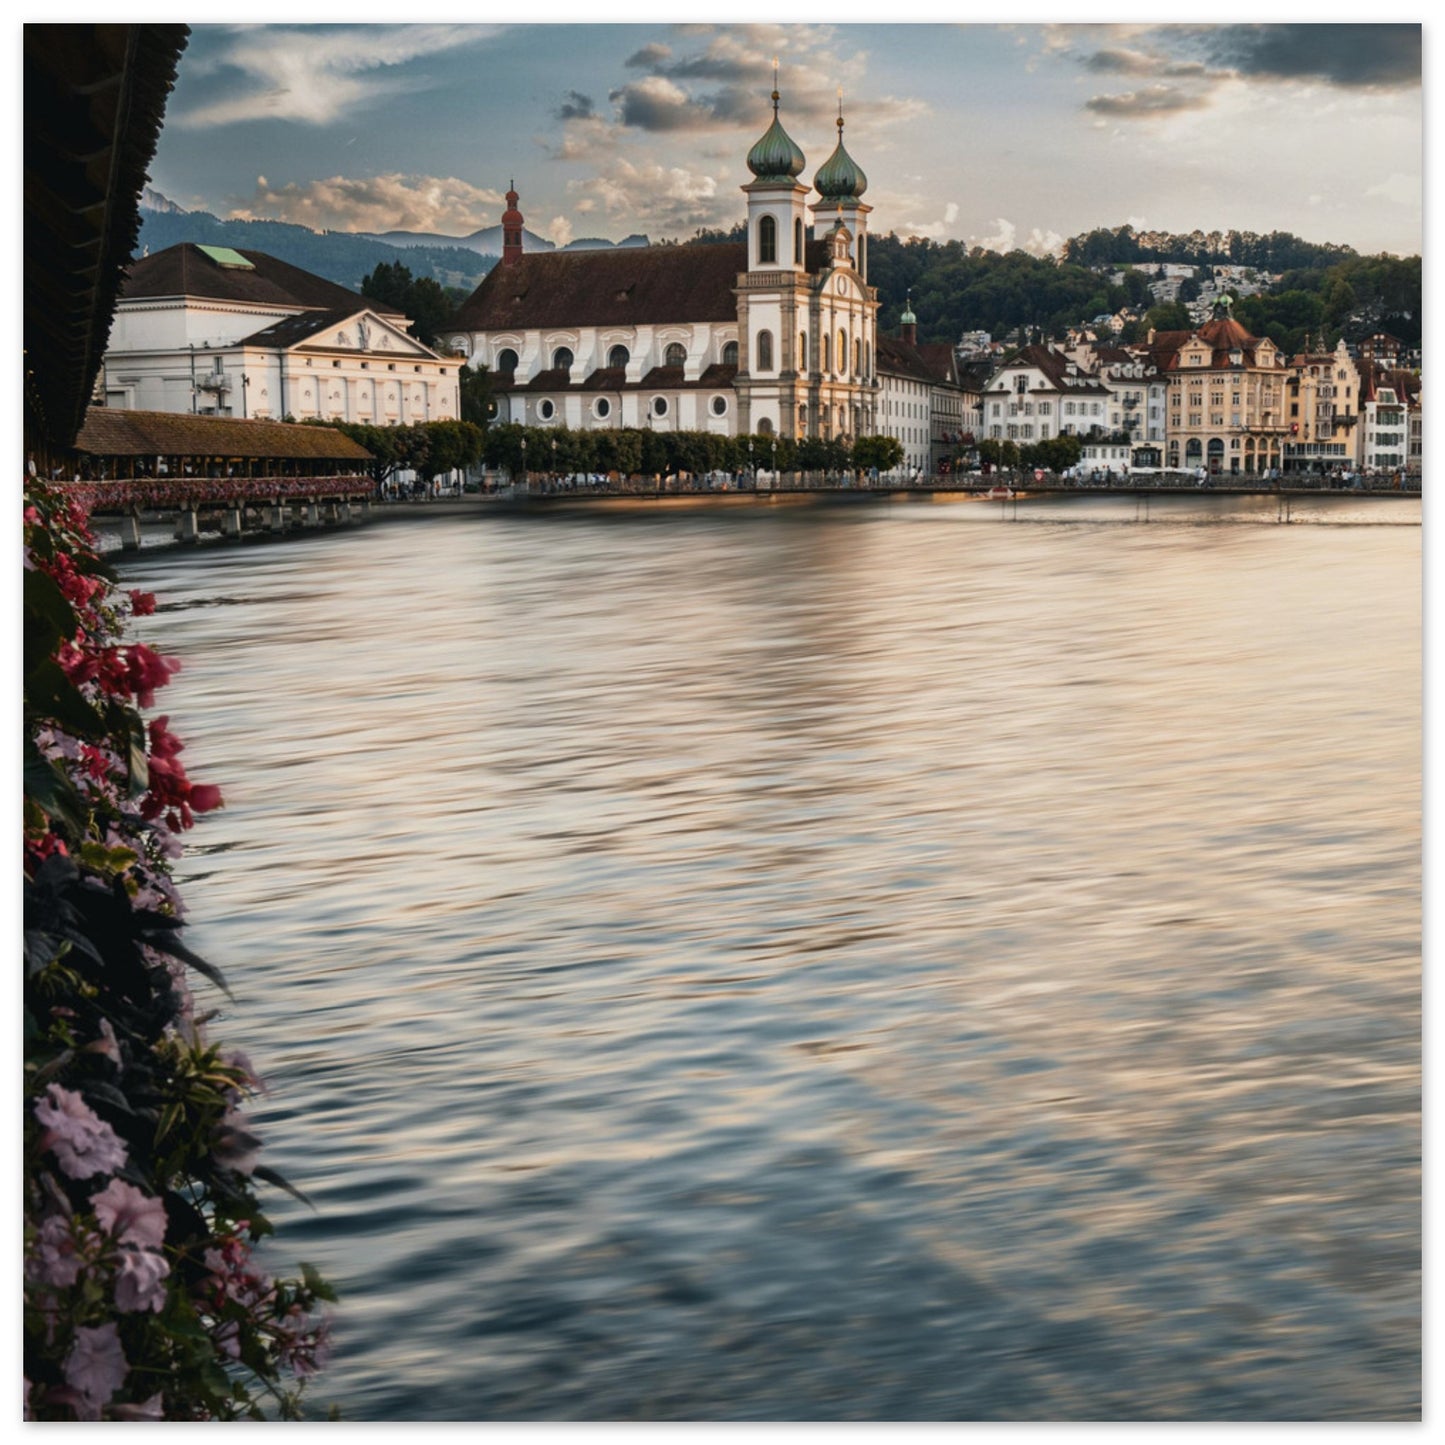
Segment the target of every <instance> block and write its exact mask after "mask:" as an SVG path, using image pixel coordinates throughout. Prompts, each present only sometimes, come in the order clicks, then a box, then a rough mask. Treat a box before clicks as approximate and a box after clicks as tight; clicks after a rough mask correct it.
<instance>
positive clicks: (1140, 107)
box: [1084, 85, 1209, 120]
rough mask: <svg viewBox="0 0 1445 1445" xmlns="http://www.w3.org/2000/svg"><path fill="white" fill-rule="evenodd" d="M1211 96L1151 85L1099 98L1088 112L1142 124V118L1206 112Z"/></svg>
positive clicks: (1092, 101) (1090, 103) (1087, 104)
mask: <svg viewBox="0 0 1445 1445" xmlns="http://www.w3.org/2000/svg"><path fill="white" fill-rule="evenodd" d="M1208 104H1209V96H1208V95H1207V94H1201V93H1200V92H1199V91H1192V90H1180V89H1177V88H1175V87H1173V86H1168V85H1151V86H1149V87H1147V88H1146V89H1144V90H1129V91H1125V92H1124V94H1123V95H1096V96H1093V97H1092V98H1091V99H1089V100H1087V101H1085V102H1084V109H1085V110H1091V111H1093V112H1094V113H1095V114H1096V115H1106V116H1113V117H1120V118H1123V119H1126V120H1138V119H1139V118H1140V117H1141V116H1160V115H1177V114H1178V113H1179V112H1180V111H1183V110H1203V109H1204V108H1205V107H1206V106H1208Z"/></svg>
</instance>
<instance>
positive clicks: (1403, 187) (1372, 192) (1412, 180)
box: [1365, 171, 1421, 207]
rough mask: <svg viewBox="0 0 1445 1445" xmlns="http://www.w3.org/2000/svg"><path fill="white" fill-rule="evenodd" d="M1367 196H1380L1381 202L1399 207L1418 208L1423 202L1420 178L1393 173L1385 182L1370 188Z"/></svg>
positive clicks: (1378, 182) (1366, 192)
mask: <svg viewBox="0 0 1445 1445" xmlns="http://www.w3.org/2000/svg"><path fill="white" fill-rule="evenodd" d="M1365 195H1367V196H1379V197H1380V199H1381V200H1385V201H1391V202H1393V203H1394V204H1395V205H1397V206H1416V207H1418V206H1419V205H1420V201H1421V194H1420V177H1419V176H1418V175H1414V176H1407V175H1403V174H1402V173H1401V172H1399V171H1392V172H1391V173H1390V174H1389V175H1388V176H1386V177H1385V179H1384V180H1382V181H1377V182H1376V183H1375V184H1374V185H1373V186H1370V187H1369V188H1368V189H1367V190H1366V191H1365Z"/></svg>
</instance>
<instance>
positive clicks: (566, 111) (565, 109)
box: [557, 90, 597, 120]
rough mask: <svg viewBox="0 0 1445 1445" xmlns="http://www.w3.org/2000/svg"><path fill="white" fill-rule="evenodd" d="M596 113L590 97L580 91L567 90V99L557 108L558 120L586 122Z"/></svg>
mask: <svg viewBox="0 0 1445 1445" xmlns="http://www.w3.org/2000/svg"><path fill="white" fill-rule="evenodd" d="M596 113H597V111H596V107H595V106H594V105H593V104H592V97H591V96H590V95H583V94H582V92H581V91H580V90H569V91H568V92H567V98H566V99H565V100H564V101H563V102H562V104H561V105H559V106H558V107H557V119H558V120H586V119H587V118H588V117H589V116H593V115H596Z"/></svg>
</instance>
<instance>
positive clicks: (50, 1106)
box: [35, 1084, 126, 1179]
mask: <svg viewBox="0 0 1445 1445" xmlns="http://www.w3.org/2000/svg"><path fill="white" fill-rule="evenodd" d="M45 1095H46V1096H45V1098H43V1099H41V1100H40V1101H39V1102H38V1103H37V1104H36V1105H35V1117H36V1118H37V1119H39V1120H40V1122H41V1123H42V1124H43V1125H44V1126H45V1134H44V1136H43V1137H42V1138H41V1141H40V1147H41V1148H42V1149H49V1150H50V1151H51V1152H52V1153H53V1154H54V1155H55V1158H56V1162H57V1163H58V1164H59V1165H60V1167H61V1169H62V1170H64V1172H65V1173H66V1174H68V1175H69V1176H70V1177H71V1178H72V1179H89V1178H90V1177H91V1175H92V1174H113V1173H114V1172H115V1171H116V1170H117V1169H119V1168H120V1167H121V1166H122V1165H123V1164H124V1163H125V1158H126V1155H125V1145H124V1144H122V1143H121V1141H120V1139H119V1137H118V1136H117V1134H116V1132H115V1130H114V1129H112V1128H111V1127H110V1125H109V1124H107V1123H105V1122H104V1121H103V1120H101V1119H98V1118H97V1117H96V1115H95V1114H94V1112H93V1111H92V1110H91V1108H90V1106H89V1105H88V1104H87V1103H86V1102H85V1100H84V1099H82V1098H81V1097H80V1095H79V1094H76V1093H73V1092H72V1091H71V1090H69V1089H66V1088H62V1087H61V1086H60V1085H59V1084H51V1085H50V1087H49V1088H48V1089H47V1090H46V1091H45Z"/></svg>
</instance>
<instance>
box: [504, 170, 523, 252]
mask: <svg viewBox="0 0 1445 1445" xmlns="http://www.w3.org/2000/svg"><path fill="white" fill-rule="evenodd" d="M521 259H522V213H521V212H520V211H519V210H518V209H517V182H516V181H515V180H510V181H508V182H507V209H506V210H505V211H503V212H502V265H504V266H514V265H516V263H517V262H518V261H520V260H521Z"/></svg>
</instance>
